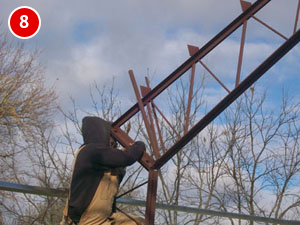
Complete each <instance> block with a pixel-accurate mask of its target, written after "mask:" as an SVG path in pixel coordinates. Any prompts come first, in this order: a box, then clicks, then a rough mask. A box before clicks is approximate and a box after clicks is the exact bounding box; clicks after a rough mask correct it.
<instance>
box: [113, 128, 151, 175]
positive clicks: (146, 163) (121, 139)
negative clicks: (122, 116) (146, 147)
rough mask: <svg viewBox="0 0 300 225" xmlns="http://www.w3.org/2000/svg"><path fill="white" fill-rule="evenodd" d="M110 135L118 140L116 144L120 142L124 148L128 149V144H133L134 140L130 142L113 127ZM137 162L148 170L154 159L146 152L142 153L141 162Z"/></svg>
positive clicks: (128, 138)
mask: <svg viewBox="0 0 300 225" xmlns="http://www.w3.org/2000/svg"><path fill="white" fill-rule="evenodd" d="M111 133H112V135H113V136H114V137H115V138H116V139H117V140H118V142H120V144H121V145H123V146H124V147H126V148H128V147H129V143H133V142H134V140H132V139H131V138H130V137H129V136H128V135H127V134H126V133H125V132H124V131H123V130H122V129H120V128H119V127H113V128H112V129H111ZM139 162H140V163H141V164H142V166H143V167H144V168H145V169H147V170H149V169H150V168H151V167H152V165H153V163H154V159H153V158H152V157H151V156H150V155H149V154H148V153H147V152H144V154H143V157H142V158H141V160H140V161H139Z"/></svg>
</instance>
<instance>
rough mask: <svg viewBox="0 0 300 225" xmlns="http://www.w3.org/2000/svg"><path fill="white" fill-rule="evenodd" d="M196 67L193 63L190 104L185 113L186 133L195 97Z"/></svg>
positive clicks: (184, 129) (184, 130)
mask: <svg viewBox="0 0 300 225" xmlns="http://www.w3.org/2000/svg"><path fill="white" fill-rule="evenodd" d="M195 69H196V64H193V66H192V71H191V78H190V88H189V97H188V104H187V109H186V115H185V118H184V120H185V124H184V128H183V132H184V134H186V133H187V131H188V128H189V123H190V114H191V104H192V98H193V89H194V80H195Z"/></svg>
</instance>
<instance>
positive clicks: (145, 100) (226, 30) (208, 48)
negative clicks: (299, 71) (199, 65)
mask: <svg viewBox="0 0 300 225" xmlns="http://www.w3.org/2000/svg"><path fill="white" fill-rule="evenodd" d="M270 1H271V0H257V1H256V2H255V3H254V4H253V5H251V6H250V7H249V8H248V9H247V10H245V11H244V12H243V13H242V14H240V15H239V16H238V17H237V18H236V19H235V20H233V21H232V22H231V23H230V24H229V25H228V26H227V27H225V28H224V29H223V30H222V31H221V32H220V33H218V34H217V35H216V36H215V37H214V38H213V39H211V40H210V41H209V42H208V43H207V44H205V45H204V46H203V47H202V48H201V49H200V50H199V51H198V52H196V53H195V55H193V56H191V57H190V58H189V59H187V60H186V61H185V62H184V63H183V64H182V65H181V66H179V67H178V68H177V69H176V70H175V71H174V72H173V73H171V74H170V75H169V76H168V77H167V78H165V79H164V80H163V81H162V82H160V83H159V84H158V85H157V86H156V87H155V88H153V89H152V90H151V91H150V92H149V93H148V94H147V95H146V96H145V97H144V98H143V99H142V102H143V104H144V105H145V104H147V103H148V102H149V101H151V100H152V99H154V98H155V97H156V96H157V95H159V94H160V93H161V92H162V91H163V90H165V89H166V88H167V87H168V86H170V85H171V84H172V83H173V82H174V81H175V80H177V79H178V78H179V77H180V76H181V75H182V74H184V73H185V72H186V71H187V70H189V69H190V68H191V67H192V65H193V64H195V63H196V62H198V61H199V60H201V59H202V58H203V57H204V56H206V55H207V54H208V53H209V52H210V51H211V50H213V49H214V48H215V47H216V46H218V45H219V44H220V43H221V42H222V41H223V40H224V39H225V38H227V37H228V36H229V35H230V34H232V33H233V32H234V31H235V30H236V29H237V28H239V27H240V26H241V25H242V24H243V23H244V21H246V20H248V19H249V18H250V17H251V16H252V15H254V14H255V13H256V12H257V11H259V10H260V9H261V8H262V7H264V6H265V5H266V4H267V3H268V2H270ZM138 111H139V106H138V103H136V104H135V105H133V106H132V107H131V108H130V109H129V110H128V111H127V112H125V113H124V114H123V115H122V116H121V117H120V118H118V119H117V120H116V121H115V122H114V123H113V127H120V126H122V125H123V124H124V123H125V122H126V121H127V120H129V119H130V118H131V117H132V116H134V115H135V114H136V113H137V112H138Z"/></svg>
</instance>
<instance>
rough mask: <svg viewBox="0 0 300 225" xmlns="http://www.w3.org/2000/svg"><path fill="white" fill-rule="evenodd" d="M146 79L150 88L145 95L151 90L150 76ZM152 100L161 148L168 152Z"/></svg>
mask: <svg viewBox="0 0 300 225" xmlns="http://www.w3.org/2000/svg"><path fill="white" fill-rule="evenodd" d="M145 80H146V84H147V88H148V89H147V90H148V91H147V93H145V95H146V94H148V93H149V92H150V91H151V88H150V82H149V79H148V77H145ZM143 97H145V96H143ZM150 102H151V109H152V112H153V116H154V120H155V124H156V128H157V132H158V137H159V142H160V146H161V149H162V151H163V153H165V152H166V147H165V142H164V140H163V137H162V133H161V129H160V126H159V122H158V117H157V114H156V111H155V107H154V103H153V100H152V101H150Z"/></svg>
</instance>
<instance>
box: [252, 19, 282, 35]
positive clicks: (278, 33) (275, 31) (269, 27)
mask: <svg viewBox="0 0 300 225" xmlns="http://www.w3.org/2000/svg"><path fill="white" fill-rule="evenodd" d="M252 17H253V19H255V20H256V21H257V22H259V23H261V24H262V25H264V26H265V27H266V28H268V29H269V30H271V31H273V32H274V33H275V34H277V35H279V36H280V37H282V38H283V39H285V40H288V38H287V37H286V36H284V35H283V34H282V33H280V32H279V31H277V30H275V29H274V28H273V27H271V26H269V25H268V24H266V23H265V22H263V21H262V20H260V19H258V18H257V17H256V16H252Z"/></svg>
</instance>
